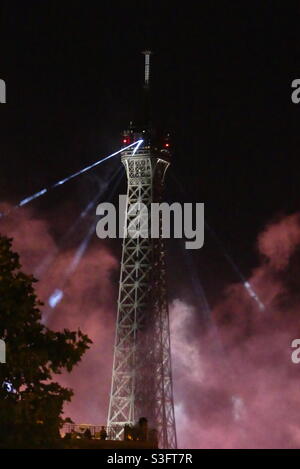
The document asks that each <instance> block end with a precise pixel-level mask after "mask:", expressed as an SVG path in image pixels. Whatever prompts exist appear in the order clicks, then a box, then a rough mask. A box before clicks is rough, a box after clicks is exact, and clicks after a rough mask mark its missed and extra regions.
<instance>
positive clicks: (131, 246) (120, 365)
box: [108, 142, 177, 449]
mask: <svg viewBox="0 0 300 469" xmlns="http://www.w3.org/2000/svg"><path fill="white" fill-rule="evenodd" d="M168 154H169V152H167V151H165V152H164V151H163V150H160V151H159V152H158V151H156V152H155V151H153V150H152V149H151V147H150V145H149V146H147V143H146V142H145V144H144V145H142V146H141V147H140V148H139V149H138V150H137V151H136V153H135V154H133V152H132V150H127V151H124V152H123V153H122V162H123V164H124V166H125V169H126V173H127V179H128V189H127V204H126V217H125V236H124V240H123V252H122V263H121V274H120V286H119V299H118V315H117V325H116V337H115V347H114V362H113V374H112V386H111V395H110V404H109V415H108V426H110V427H115V428H116V438H117V439H120V438H122V435H123V428H124V425H126V424H134V423H135V422H136V421H137V420H138V419H139V418H140V417H146V418H147V419H148V422H149V426H152V427H154V428H155V429H156V430H157V432H158V441H159V446H160V447H161V448H171V449H173V448H176V447H177V441H176V428H175V416H174V402H173V390H172V370H171V354H170V331H169V313H168V302H167V294H166V278H165V277H166V271H165V249H164V240H163V239H162V237H161V236H160V237H159V238H156V239H153V238H151V236H150V234H149V236H145V234H146V233H148V228H149V227H150V226H151V225H150V224H151V208H150V207H151V203H152V202H159V201H160V200H161V197H162V189H163V184H164V176H165V172H166V170H167V168H168V166H169V158H168ZM141 203H142V204H144V205H142V207H143V206H144V207H146V208H147V210H143V209H140V208H141V205H140V204H141ZM159 224H160V227H159V228H160V230H159V232H160V233H161V219H160V220H159ZM134 231H135V232H136V234H135V235H132V233H133V232H134Z"/></svg>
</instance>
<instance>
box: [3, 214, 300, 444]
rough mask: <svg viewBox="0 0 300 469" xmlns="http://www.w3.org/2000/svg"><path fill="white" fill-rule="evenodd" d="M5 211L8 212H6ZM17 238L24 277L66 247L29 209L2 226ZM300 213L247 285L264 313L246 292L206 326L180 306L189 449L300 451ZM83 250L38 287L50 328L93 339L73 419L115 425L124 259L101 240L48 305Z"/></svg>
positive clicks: (274, 236)
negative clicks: (296, 357)
mask: <svg viewBox="0 0 300 469" xmlns="http://www.w3.org/2000/svg"><path fill="white" fill-rule="evenodd" d="M0 208H1V211H2V210H3V208H4V209H7V208H8V207H3V206H2V207H0ZM0 232H1V233H2V234H6V235H8V236H10V237H13V238H14V243H13V247H14V249H15V250H16V251H18V252H19V253H20V255H21V263H22V266H23V270H25V271H26V272H27V273H32V272H33V271H34V270H35V269H36V268H37V267H38V265H39V264H40V263H41V262H42V261H43V259H44V258H45V257H46V255H47V254H49V253H51V252H52V250H55V249H57V248H58V245H57V242H56V240H55V239H54V237H53V235H52V231H51V227H50V226H49V224H48V222H47V221H46V220H45V219H42V218H39V217H38V216H37V215H36V214H35V213H34V212H32V211H31V210H30V209H29V208H26V209H22V210H18V211H16V212H15V214H13V215H11V216H9V217H5V218H3V219H1V220H0ZM299 246H300V215H299V214H294V215H290V216H286V217H281V218H279V219H277V220H275V221H273V222H272V223H269V224H268V225H267V226H266V228H265V229H264V231H263V232H262V233H260V234H259V236H258V239H257V250H258V252H259V256H260V260H259V265H258V266H257V267H256V268H255V269H254V270H253V272H252V274H251V276H250V277H249V279H247V280H248V281H249V282H250V283H251V285H252V287H253V288H254V290H255V291H256V293H257V294H258V295H259V297H260V298H261V300H262V301H263V303H264V304H265V306H266V309H265V311H260V310H259V309H258V307H257V304H256V303H255V301H254V300H253V299H252V298H251V297H250V296H249V295H248V293H247V291H246V290H245V288H244V287H243V285H242V284H239V283H236V284H233V285H229V286H228V287H227V288H226V290H225V291H224V292H223V294H222V296H221V295H218V298H219V301H218V303H217V304H216V306H215V307H214V308H213V310H212V312H211V317H212V327H211V328H207V327H205V328H203V327H202V323H201V312H200V311H197V310H196V309H195V308H194V307H192V306H191V305H189V304H188V303H187V302H186V300H185V299H184V298H178V299H176V300H174V301H173V302H172V304H171V305H170V306H171V307H170V317H171V334H172V335H171V343H172V360H173V378H174V393H175V403H176V409H175V411H176V418H177V433H178V440H179V447H181V448H296V447H299V446H300V393H299V373H300V365H295V364H293V363H292V362H291V352H292V349H291V342H292V340H293V339H294V338H300V328H299V310H300V308H299V307H300V294H299V292H300V275H299V273H300V272H299V270H300V268H299V265H300V264H299V259H300V254H299ZM74 254H75V248H74V249H73V248H72V249H71V248H70V249H67V250H66V249H64V250H59V251H58V254H57V256H56V260H55V262H54V263H53V264H52V265H51V267H50V269H49V270H48V272H47V273H46V275H44V276H42V277H41V278H40V279H39V282H38V283H37V284H36V288H37V293H38V296H39V298H40V299H41V300H42V301H44V302H45V305H44V307H42V310H43V313H44V318H45V320H46V321H47V325H49V327H51V328H52V329H57V330H59V329H62V328H64V327H67V328H70V329H77V328H78V327H80V329H81V330H82V331H83V332H84V333H87V334H88V335H89V337H90V338H91V339H92V340H93V344H92V346H91V348H90V350H89V351H88V352H87V353H86V354H85V356H84V357H83V360H82V361H81V362H80V363H79V365H78V366H77V367H75V369H74V370H73V372H72V373H71V374H69V373H65V374H63V375H61V376H58V378H57V379H58V380H59V381H60V382H61V383H62V384H63V385H65V386H68V387H71V388H73V389H74V392H75V395H74V397H73V399H72V402H71V403H70V404H68V405H66V408H65V415H66V416H69V417H71V418H72V419H73V420H74V421H75V422H76V423H92V424H100V425H101V424H105V423H106V417H107V410H108V401H109V392H110V381H111V369H112V356H113V355H112V354H113V341H114V329H115V318H116V298H117V292H116V285H115V284H113V282H112V280H111V275H112V273H114V275H116V274H117V271H118V268H119V262H120V261H119V259H117V258H116V256H115V255H114V253H113V252H111V251H110V250H109V249H108V248H107V246H106V245H105V244H104V243H103V241H101V240H99V239H98V238H96V237H95V239H94V240H93V242H92V244H91V245H90V246H89V248H88V249H87V251H86V253H85V254H84V256H83V258H82V260H81V262H80V264H79V265H78V267H77V269H76V270H75V272H74V273H73V274H72V276H71V277H70V278H69V279H68V281H67V283H66V284H65V286H64V296H63V298H62V300H61V302H60V303H59V304H58V305H57V307H56V308H55V309H51V308H50V307H49V306H48V305H47V304H46V302H47V300H48V298H49V296H50V295H51V294H52V293H53V291H54V290H55V289H56V288H59V287H60V285H59V278H61V277H63V274H64V272H65V270H66V268H67V266H68V265H69V263H70V262H71V260H72V258H73V256H74Z"/></svg>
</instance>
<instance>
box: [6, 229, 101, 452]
mask: <svg viewBox="0 0 300 469" xmlns="http://www.w3.org/2000/svg"><path fill="white" fill-rule="evenodd" d="M11 246H12V240H11V239H8V238H7V237H5V236H1V235H0V338H1V339H4V340H5V343H6V363H5V364H1V363H0V447H2V448H12V447H13V448H23V447H25V448H31V447H33V448H40V447H43V448H46V447H55V446H57V445H58V442H59V429H60V427H61V426H62V424H63V422H64V419H63V417H62V410H63V405H64V402H65V401H70V400H71V397H72V395H73V391H72V390H71V389H68V388H64V387H62V386H61V385H60V384H58V383H57V382H54V381H52V376H53V374H59V373H61V372H62V371H63V370H67V371H68V372H70V371H71V370H72V368H73V366H74V365H75V364H77V363H78V362H79V361H80V360H81V357H82V355H83V354H84V353H85V351H86V350H87V349H88V348H89V344H91V343H92V342H91V340H90V339H89V338H88V336H87V335H84V334H83V333H82V332H81V331H80V330H78V331H77V332H74V331H70V330H68V329H64V330H63V332H54V331H52V330H50V329H48V328H47V327H45V326H44V325H43V324H42V323H41V312H40V309H39V308H40V306H41V305H42V303H41V302H40V301H39V300H38V299H37V296H36V294H35V290H34V286H33V284H34V282H36V280H35V279H34V278H33V277H32V276H30V275H26V274H24V273H23V272H22V271H21V270H20V269H21V265H20V262H19V255H18V254H17V253H15V252H13V251H12V249H11Z"/></svg>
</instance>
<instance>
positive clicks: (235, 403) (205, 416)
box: [171, 214, 300, 448]
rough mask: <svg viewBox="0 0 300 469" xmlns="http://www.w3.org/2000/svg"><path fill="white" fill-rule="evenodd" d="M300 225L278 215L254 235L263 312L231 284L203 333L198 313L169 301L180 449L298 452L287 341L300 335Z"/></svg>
mask: <svg viewBox="0 0 300 469" xmlns="http://www.w3.org/2000/svg"><path fill="white" fill-rule="evenodd" d="M299 220H300V217H299V215H298V214H295V215H291V216H288V217H283V218H281V219H280V220H278V221H276V222H274V223H272V224H269V225H268V226H267V227H266V229H265V230H264V231H263V232H262V233H261V234H260V236H259V237H258V249H259V252H260V254H261V255H262V262H261V265H260V266H259V267H257V268H256V269H254V271H253V273H252V275H251V277H250V279H248V281H249V282H250V284H251V285H252V287H253V288H254V290H255V291H256V293H257V294H258V296H259V298H260V299H261V301H262V302H263V303H264V305H265V307H266V309H265V311H263V312H262V311H260V310H259V309H258V308H257V305H256V303H255V302H254V300H253V299H251V298H250V296H249V295H248V293H247V291H246V290H245V288H244V286H243V285H242V284H235V285H231V286H229V287H228V288H227V290H226V292H225V297H224V299H222V301H220V302H219V303H218V304H217V306H216V307H215V308H214V310H213V311H212V317H213V320H214V326H215V327H213V328H211V330H210V331H209V332H206V333H204V334H201V331H199V325H198V323H197V311H194V310H193V308H192V307H191V306H189V305H188V304H185V303H184V302H182V301H180V300H176V301H175V302H174V303H173V305H172V308H171V318H172V323H171V324H172V337H173V340H172V344H173V355H174V358H173V363H175V364H174V382H175V401H176V411H177V424H178V433H179V436H180V444H181V446H182V447H185V448H298V447H299V445H300V394H299V373H300V368H299V367H298V368H297V365H295V364H293V363H292V362H291V351H292V349H291V342H292V340H293V338H297V337H300V335H299V334H300V328H299V306H300V301H299V300H300V297H299V293H298V292H299V287H300V281H299V249H298V248H299V244H300V224H299ZM195 330H198V331H199V333H198V334H191V332H190V331H195ZM185 351H186V352H187V353H186V354H185Z"/></svg>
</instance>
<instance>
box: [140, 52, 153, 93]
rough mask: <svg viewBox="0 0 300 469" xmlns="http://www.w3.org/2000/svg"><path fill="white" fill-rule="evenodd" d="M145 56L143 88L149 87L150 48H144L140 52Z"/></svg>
mask: <svg viewBox="0 0 300 469" xmlns="http://www.w3.org/2000/svg"><path fill="white" fill-rule="evenodd" d="M142 53H143V54H144V56H145V82H144V86H145V88H147V89H148V88H149V86H150V55H151V54H152V52H151V50H144V51H143V52H142Z"/></svg>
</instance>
